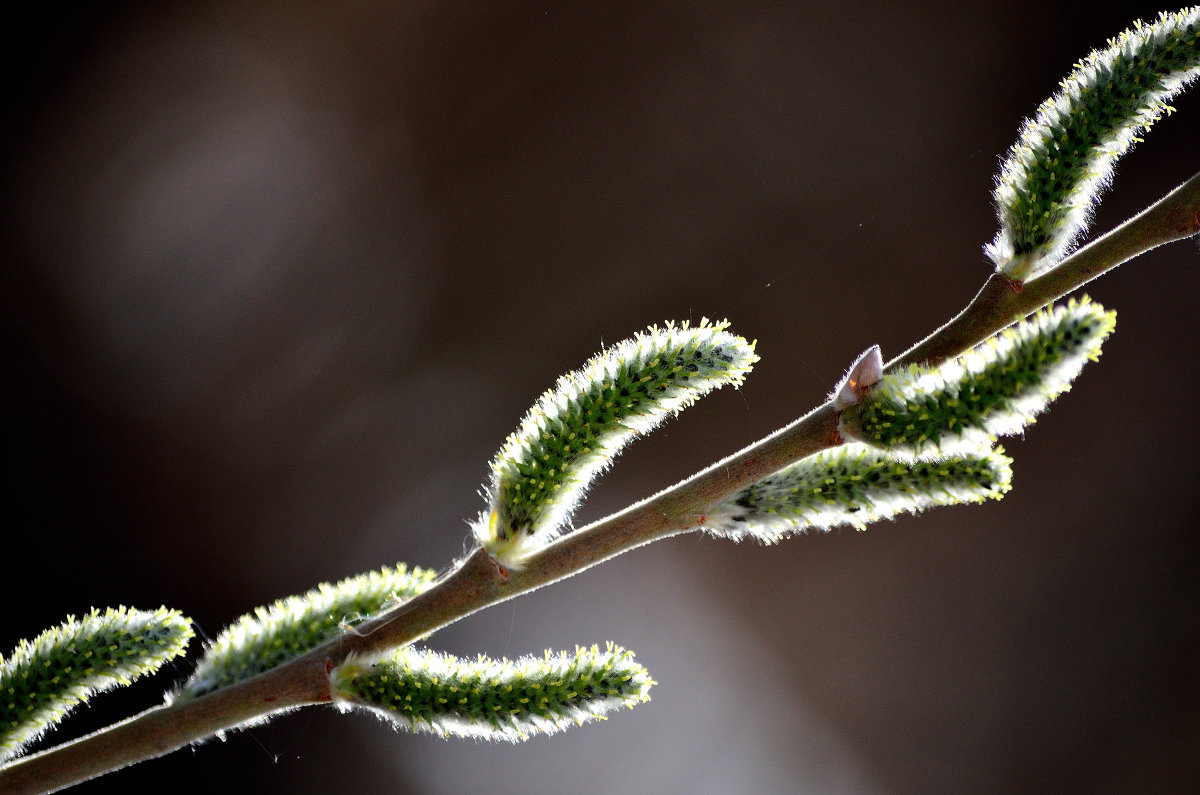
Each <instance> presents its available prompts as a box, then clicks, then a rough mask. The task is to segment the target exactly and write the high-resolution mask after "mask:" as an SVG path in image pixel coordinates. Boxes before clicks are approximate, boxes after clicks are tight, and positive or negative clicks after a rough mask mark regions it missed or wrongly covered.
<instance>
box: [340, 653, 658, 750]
mask: <svg viewBox="0 0 1200 795" xmlns="http://www.w3.org/2000/svg"><path fill="white" fill-rule="evenodd" d="M330 682H331V684H330V692H331V693H332V695H333V700H334V703H335V704H337V705H339V706H340V707H342V708H343V709H346V710H349V709H353V708H364V709H369V710H371V711H373V712H375V713H376V714H377V715H379V716H380V717H382V718H385V719H386V720H388V721H390V722H392V723H393V724H395V725H396V726H397V727H401V728H405V729H410V730H412V731H425V732H430V733H432V734H438V735H441V736H444V737H448V736H451V735H454V736H459V737H475V738H479V739H486V740H509V741H511V742H517V741H518V740H524V739H527V738H528V737H529V736H530V735H533V734H537V733H539V732H545V733H547V734H552V733H554V732H556V731H559V730H561V729H565V728H567V727H568V726H570V725H572V724H582V723H583V722H585V721H588V720H593V719H596V718H600V717H602V716H603V715H604V714H605V713H606V712H610V711H612V710H614V709H617V708H618V707H622V706H626V707H631V708H632V707H633V706H634V705H635V704H638V703H640V702H643V701H649V700H650V697H649V696H648V695H647V692H648V691H649V690H650V687H651V685H653V684H654V681H653V680H652V679H650V676H649V674H648V673H647V672H646V669H645V668H643V667H642V666H640V665H638V664H637V663H636V662H634V660H633V655H632V653H631V652H629V651H627V650H625V649H622V648H621V647H619V646H614V645H612V644H611V643H610V644H608V645H607V647H606V648H604V649H600V648H599V647H598V646H592V647H591V648H576V649H575V653H574V654H562V653H560V654H552V653H551V652H546V654H545V656H544V657H540V658H538V657H524V658H521V659H520V660H517V661H510V660H490V659H488V658H487V657H483V656H480V657H478V658H476V659H474V660H460V659H458V658H456V657H452V656H450V655H447V654H440V653H438V652H434V651H428V650H418V649H412V648H404V649H400V650H399V651H397V652H394V653H392V654H390V655H388V656H386V657H384V658H382V659H378V660H375V661H373V662H369V661H363V660H355V659H350V660H347V662H346V663H344V664H343V665H341V666H339V667H337V668H335V669H334V670H333V672H332V673H331V674H330Z"/></svg>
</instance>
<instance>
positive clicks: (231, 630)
mask: <svg viewBox="0 0 1200 795" xmlns="http://www.w3.org/2000/svg"><path fill="white" fill-rule="evenodd" d="M434 578H435V573H434V572H432V571H429V570H427V569H421V568H415V567H414V568H412V569H409V568H407V567H406V566H405V565H404V564H403V563H400V564H397V565H396V567H395V568H388V567H384V568H382V569H380V570H379V571H372V572H368V573H366V574H360V575H357V576H355V577H349V578H347V579H344V580H342V581H340V582H338V583H336V584H333V585H330V584H329V583H321V584H320V585H318V586H317V587H316V588H314V589H312V590H310V591H308V592H307V593H305V594H302V595H299V596H289V597H288V598H286V599H280V600H279V601H277V602H275V603H274V604H272V605H270V606H267V607H259V608H257V609H255V611H254V612H253V613H247V614H246V615H244V616H242V617H241V618H239V619H238V620H237V621H235V622H234V623H233V624H231V625H230V626H228V627H226V628H225V629H224V631H222V632H221V634H220V635H218V636H217V639H216V640H214V641H213V642H212V643H211V644H209V645H208V646H207V647H206V648H205V651H204V656H203V657H202V658H201V659H200V662H199V663H198V664H197V665H196V670H195V672H194V673H193V674H192V676H191V678H190V679H189V680H188V681H187V682H186V683H185V684H184V685H183V687H182V688H181V689H180V690H179V692H178V693H176V694H175V695H174V696H173V701H174V702H176V703H178V702H182V701H189V700H191V699H193V698H197V697H199V696H202V695H204V694H206V693H211V692H212V691H214V690H217V689H218V688H222V687H227V686H229V685H231V684H233V683H234V682H240V681H242V680H243V679H249V678H250V677H252V676H256V675H258V674H260V673H263V672H264V671H267V670H269V669H271V668H274V667H275V666H277V665H280V664H281V663H285V662H287V661H288V660H292V659H295V658H296V657H299V656H300V655H302V654H304V653H305V652H308V651H311V650H312V649H315V648H317V647H318V646H320V645H321V644H323V643H325V642H327V641H329V640H332V639H333V638H334V637H335V636H336V635H337V634H338V633H340V632H342V631H344V630H345V628H346V627H347V626H352V625H354V624H355V623H358V622H359V621H361V620H363V619H365V618H368V617H370V616H372V615H374V614H376V613H379V612H381V611H382V610H385V609H386V608H388V607H391V606H393V605H396V604H399V603H400V602H403V601H406V600H408V599H410V598H412V597H413V596H415V595H417V594H418V593H420V592H421V591H423V590H425V589H426V588H428V587H429V586H430V585H431V584H432V583H433V581H434Z"/></svg>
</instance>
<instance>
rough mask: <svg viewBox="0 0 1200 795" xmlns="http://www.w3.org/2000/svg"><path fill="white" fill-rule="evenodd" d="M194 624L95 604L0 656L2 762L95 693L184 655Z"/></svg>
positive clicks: (163, 613)
mask: <svg viewBox="0 0 1200 795" xmlns="http://www.w3.org/2000/svg"><path fill="white" fill-rule="evenodd" d="M191 638H192V622H191V621H190V620H189V619H187V618H184V617H183V616H182V615H180V614H179V612H178V611H176V610H168V609H166V608H165V607H160V608H159V609H157V610H152V611H145V610H133V609H131V608H126V607H117V608H108V609H107V610H105V611H104V612H103V613H101V612H100V611H99V610H96V609H93V610H92V611H91V612H90V613H88V614H87V615H85V616H84V617H83V618H82V619H79V620H76V619H75V618H74V617H73V616H68V618H67V620H66V621H64V622H63V623H62V624H60V625H59V626H57V627H55V628H54V629H48V630H46V631H45V632H43V633H42V634H41V635H38V636H37V637H36V638H35V639H34V640H32V641H21V643H20V645H18V646H17V648H16V650H15V651H14V652H13V653H12V654H11V655H10V656H9V657H8V658H6V659H3V660H0V761H2V760H4V759H7V758H9V757H11V756H13V755H15V754H17V753H19V752H20V751H21V750H22V749H23V748H24V747H25V746H26V745H28V744H29V743H31V742H33V741H34V740H36V739H37V738H38V737H39V736H41V734H42V732H44V731H45V730H46V729H48V728H49V727H51V726H53V725H54V724H56V723H58V722H59V721H60V720H62V719H63V717H64V716H65V715H66V713H67V712H68V711H69V710H70V709H71V708H72V707H74V706H75V705H76V704H79V703H81V702H83V701H87V700H88V699H89V698H91V697H92V696H93V695H94V694H96V693H99V692H102V691H104V690H110V689H112V688H114V687H117V686H120V685H127V684H129V683H130V681H132V680H133V679H136V678H138V677H139V676H142V675H144V674H149V673H153V672H154V671H157V670H158V669H159V667H160V666H161V665H162V664H163V663H164V662H166V661H167V660H170V659H172V658H174V657H178V656H179V655H180V654H182V653H183V651H184V648H185V647H186V646H187V643H188V641H189V640H191Z"/></svg>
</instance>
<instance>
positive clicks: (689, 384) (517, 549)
mask: <svg viewBox="0 0 1200 795" xmlns="http://www.w3.org/2000/svg"><path fill="white" fill-rule="evenodd" d="M728 326H729V324H728V323H727V322H720V323H710V322H709V321H708V320H702V321H701V322H700V324H699V325H697V326H691V325H689V324H688V323H684V324H682V325H680V326H676V325H674V324H670V323H668V324H667V325H666V326H664V327H662V328H657V327H651V328H650V329H649V330H648V331H645V332H643V333H641V334H638V335H637V336H635V337H634V338H633V339H629V340H625V341H624V342H621V343H618V344H617V345H614V346H612V347H611V348H609V349H607V350H605V351H603V352H602V353H600V354H598V355H597V356H595V357H593V358H592V359H591V360H590V361H589V362H588V363H587V364H586V365H585V366H584V367H583V368H582V369H580V370H578V371H576V372H573V373H569V374H567V375H565V376H563V377H562V378H560V379H559V380H558V382H557V383H556V384H555V386H554V388H553V389H551V390H549V391H547V392H545V393H544V394H543V395H542V396H541V397H540V398H539V399H538V402H537V403H536V404H535V405H534V407H533V408H532V409H531V410H530V412H529V413H528V414H527V415H526V416H525V418H524V419H523V420H522V421H521V425H520V427H519V428H518V429H517V431H516V433H514V434H512V435H511V436H509V437H508V440H507V441H506V442H505V444H504V447H503V448H502V449H501V450H500V452H499V453H498V454H497V455H496V458H495V459H494V460H493V462H492V478H491V483H490V485H489V487H488V490H487V495H486V496H487V498H488V502H489V506H488V508H487V510H485V511H484V513H483V514H482V515H481V516H480V517H479V519H478V521H477V522H476V523H475V526H474V529H475V533H476V535H477V537H478V538H479V540H480V542H481V543H482V544H483V545H484V546H485V547H486V548H487V549H488V551H489V552H490V553H491V554H492V555H493V556H494V557H496V558H497V559H498V560H500V561H501V562H503V563H504V564H505V565H507V566H509V567H510V568H517V567H519V566H520V565H521V563H522V561H523V559H524V558H525V557H526V556H527V555H529V554H530V553H531V552H533V551H534V550H536V549H537V548H539V547H541V546H543V545H544V544H546V543H548V542H549V541H550V540H552V539H553V538H554V537H555V536H556V535H557V534H558V533H559V532H561V530H562V527H563V525H564V524H566V522H567V521H568V519H569V516H570V514H571V512H572V511H573V510H574V508H575V506H576V504H577V503H578V502H579V500H580V499H581V498H582V496H583V493H584V491H585V490H586V488H587V486H588V484H590V483H591V481H592V480H593V478H595V477H596V475H598V474H599V473H600V472H601V471H602V470H603V469H604V468H605V467H607V466H608V464H609V463H610V462H611V460H612V458H613V457H614V456H615V455H616V454H617V453H618V452H619V451H620V449H621V448H622V447H623V446H624V445H625V444H626V443H627V442H629V441H630V440H631V439H633V438H634V437H635V436H637V435H639V434H642V433H645V432H647V431H649V430H651V429H652V428H654V427H655V426H656V425H658V424H659V423H660V422H662V420H664V419H666V418H667V417H670V416H671V415H673V414H675V413H677V412H678V411H680V410H682V409H683V408H685V407H687V406H689V405H691V403H692V402H693V401H695V400H696V398H698V397H700V396H702V395H704V394H706V393H708V392H709V391H711V390H713V389H716V388H717V387H720V386H723V385H725V384H732V385H735V386H736V385H738V384H740V383H741V382H742V379H743V378H744V377H745V375H746V373H747V372H748V371H749V370H750V367H751V366H752V365H753V364H754V362H756V361H757V360H758V357H757V356H756V355H755V353H754V345H753V344H752V343H749V342H747V341H746V340H744V339H742V338H741V337H738V336H735V335H733V334H731V333H729V332H728V331H727V330H726V329H727V328H728Z"/></svg>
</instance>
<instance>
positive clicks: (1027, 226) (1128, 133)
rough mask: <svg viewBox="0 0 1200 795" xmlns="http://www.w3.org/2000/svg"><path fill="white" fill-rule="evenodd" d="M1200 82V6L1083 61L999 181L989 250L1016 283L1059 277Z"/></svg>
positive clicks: (1025, 132)
mask: <svg viewBox="0 0 1200 795" xmlns="http://www.w3.org/2000/svg"><path fill="white" fill-rule="evenodd" d="M1198 74H1200V6H1192V7H1190V8H1186V9H1184V10H1182V11H1178V12H1175V13H1163V14H1161V15H1159V18H1158V20H1156V21H1155V22H1153V23H1152V24H1142V23H1137V24H1135V26H1134V27H1133V29H1131V30H1127V31H1125V32H1124V33H1122V34H1121V35H1120V36H1118V37H1117V38H1115V39H1113V40H1111V41H1110V42H1109V46H1108V47H1107V48H1105V49H1103V50H1100V51H1095V52H1092V53H1091V54H1090V55H1088V56H1087V57H1086V58H1084V59H1083V60H1082V61H1080V62H1079V63H1078V64H1077V65H1076V67H1075V70H1074V71H1073V72H1071V74H1070V75H1068V76H1067V78H1066V79H1065V80H1063V81H1062V83H1061V84H1060V85H1061V88H1060V90H1059V92H1058V93H1057V94H1055V95H1054V96H1053V97H1051V98H1050V99H1048V100H1046V101H1045V102H1044V103H1042V105H1041V107H1040V108H1038V111H1037V113H1036V114H1035V116H1034V117H1033V118H1032V119H1029V120H1027V121H1026V122H1025V124H1024V126H1023V127H1022V128H1021V133H1020V137H1019V138H1018V140H1017V142H1016V144H1014V145H1013V147H1012V149H1010V150H1009V152H1008V155H1007V157H1006V158H1005V161H1004V164H1003V166H1002V167H1001V170H1000V174H999V175H998V176H997V178H996V187H995V190H994V192H993V197H994V199H995V204H996V213H997V216H998V218H999V221H1000V231H999V233H998V234H997V236H996V239H995V240H994V241H993V242H992V243H991V244H990V245H989V246H987V248H986V251H987V254H988V256H989V257H991V259H992V260H993V261H994V262H995V263H996V266H997V268H998V269H999V270H1000V271H1001V272H1002V273H1004V274H1005V275H1007V276H1008V277H1010V278H1012V279H1016V280H1022V281H1025V280H1029V279H1032V278H1034V277H1036V276H1038V275H1040V274H1041V273H1044V272H1045V271H1046V270H1048V269H1050V268H1051V267H1053V266H1054V264H1055V263H1057V262H1058V261H1059V260H1060V259H1062V257H1063V256H1064V255H1065V254H1066V253H1067V252H1068V251H1069V250H1070V249H1071V246H1072V245H1073V244H1074V242H1075V240H1076V238H1077V237H1078V236H1079V235H1080V234H1081V233H1082V232H1083V231H1084V229H1086V227H1087V225H1088V223H1089V222H1090V216H1091V212H1092V208H1093V206H1094V205H1095V203H1096V201H1097V196H1098V195H1099V193H1100V192H1101V191H1102V190H1104V188H1106V187H1107V185H1108V183H1109V182H1110V181H1111V179H1112V168H1113V165H1114V164H1115V162H1116V160H1117V159H1118V158H1119V157H1120V156H1121V155H1122V154H1124V153H1125V152H1126V151H1127V150H1128V149H1129V148H1130V147H1131V146H1132V145H1133V144H1134V143H1136V142H1137V141H1139V140H1140V139H1139V137H1138V136H1140V135H1141V134H1142V133H1143V132H1144V131H1145V130H1146V129H1148V128H1149V127H1150V125H1152V124H1153V123H1154V122H1155V121H1157V120H1158V119H1159V117H1161V116H1162V115H1163V114H1164V113H1167V112H1169V111H1170V110H1171V108H1170V107H1169V106H1168V105H1167V104H1166V103H1167V101H1168V100H1169V99H1170V98H1171V97H1172V96H1173V95H1174V94H1176V93H1178V92H1179V91H1180V90H1182V89H1183V88H1184V87H1185V86H1186V85H1187V84H1188V83H1189V82H1190V81H1192V80H1193V79H1195V77H1196V76H1197V75H1198Z"/></svg>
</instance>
